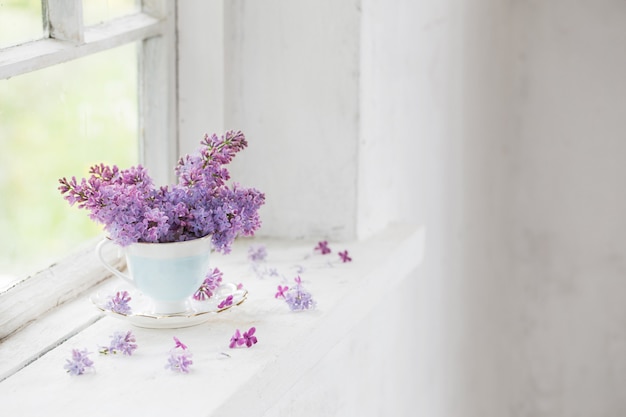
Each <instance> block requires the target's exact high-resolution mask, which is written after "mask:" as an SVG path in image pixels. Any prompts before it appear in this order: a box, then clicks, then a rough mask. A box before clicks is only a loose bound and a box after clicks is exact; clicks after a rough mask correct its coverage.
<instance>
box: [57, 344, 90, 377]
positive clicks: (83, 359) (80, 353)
mask: <svg viewBox="0 0 626 417" xmlns="http://www.w3.org/2000/svg"><path fill="white" fill-rule="evenodd" d="M88 355H89V352H87V350H86V349H83V350H78V349H72V358H71V359H66V363H65V366H64V367H63V368H64V369H65V370H66V372H67V373H68V374H70V375H82V374H84V373H85V372H86V371H88V370H92V369H93V361H92V360H91V359H89V357H88Z"/></svg>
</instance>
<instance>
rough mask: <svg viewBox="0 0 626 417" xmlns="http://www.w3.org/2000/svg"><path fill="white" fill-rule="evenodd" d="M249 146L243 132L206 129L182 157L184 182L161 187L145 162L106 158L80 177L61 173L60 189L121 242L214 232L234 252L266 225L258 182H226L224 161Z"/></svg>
mask: <svg viewBox="0 0 626 417" xmlns="http://www.w3.org/2000/svg"><path fill="white" fill-rule="evenodd" d="M246 146H248V143H247V141H246V139H245V137H244V135H243V133H241V132H235V131H229V132H226V133H225V134H224V135H223V136H222V137H219V138H218V137H217V136H216V135H212V136H209V135H206V136H205V138H204V140H203V141H202V142H201V147H200V149H199V151H198V152H197V153H196V154H193V155H187V156H185V157H184V158H181V159H180V160H179V162H178V165H177V166H176V175H177V177H178V183H177V184H175V185H172V186H169V187H168V186H164V187H160V188H155V186H154V184H153V183H152V179H151V178H150V176H149V175H148V173H147V171H146V169H145V168H143V167H142V166H141V165H138V166H136V167H131V168H128V169H124V170H120V169H119V168H118V167H117V166H115V165H114V166H112V167H110V166H107V165H104V164H100V165H95V166H93V167H91V169H90V170H89V173H90V174H91V176H90V177H89V178H83V179H82V180H81V181H80V182H79V181H77V180H76V178H75V177H72V179H71V180H68V179H67V178H62V179H60V180H59V182H60V184H61V185H60V186H59V190H60V191H61V194H65V199H66V200H67V201H68V202H69V203H70V205H74V204H76V203H78V207H79V208H81V209H86V210H88V211H89V212H90V213H89V217H90V218H91V219H92V220H94V221H96V222H98V223H101V224H103V225H104V230H105V231H106V232H107V233H108V234H109V237H110V238H111V239H112V240H113V241H114V242H115V243H117V244H118V245H120V246H127V245H130V244H132V243H135V242H146V243H157V242H159V243H164V242H178V241H184V240H192V239H198V238H201V237H204V236H208V235H211V242H212V244H213V247H214V248H215V250H217V251H219V252H224V253H228V252H229V251H230V246H231V244H232V242H233V241H234V239H235V238H236V237H237V236H239V235H242V236H251V235H253V234H254V232H255V231H256V230H257V229H258V228H259V227H260V225H261V222H260V219H259V215H258V210H259V208H260V207H261V206H262V205H263V203H264V202H265V195H264V194H263V193H261V192H260V191H258V190H256V189H254V188H243V187H241V186H239V185H238V184H233V185H232V186H229V185H227V184H226V181H227V180H229V179H230V174H229V172H228V170H227V169H226V168H225V167H224V165H226V164H228V163H229V162H230V161H231V160H232V159H233V157H234V156H235V154H236V153H237V152H239V151H241V150H242V149H244V148H245V147H246Z"/></svg>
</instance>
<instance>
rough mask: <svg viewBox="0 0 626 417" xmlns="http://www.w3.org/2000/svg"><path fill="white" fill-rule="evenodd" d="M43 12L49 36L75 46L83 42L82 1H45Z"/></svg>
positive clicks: (45, 27)
mask: <svg viewBox="0 0 626 417" xmlns="http://www.w3.org/2000/svg"><path fill="white" fill-rule="evenodd" d="M42 10H43V21H44V33H45V34H46V35H47V36H49V37H51V38H54V39H58V40H62V41H69V42H72V43H75V44H80V43H82V42H83V40H84V36H83V2H82V0H43V1H42Z"/></svg>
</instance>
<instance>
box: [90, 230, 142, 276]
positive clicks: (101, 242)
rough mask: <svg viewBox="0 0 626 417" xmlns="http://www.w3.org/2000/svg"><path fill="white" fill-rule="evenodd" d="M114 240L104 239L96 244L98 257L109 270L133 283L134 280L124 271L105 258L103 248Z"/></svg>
mask: <svg viewBox="0 0 626 417" xmlns="http://www.w3.org/2000/svg"><path fill="white" fill-rule="evenodd" d="M112 243H113V242H111V241H110V240H109V239H103V240H102V241H100V243H98V245H97V246H96V253H97V254H98V258H100V262H101V263H102V265H103V266H104V267H105V268H106V269H107V270H108V271H109V272H112V273H113V274H115V275H117V276H118V277H120V278H122V279H123V280H124V281H126V282H128V283H130V284H132V283H133V280H132V279H131V278H130V277H129V276H128V275H126V274H124V273H122V272H121V271H119V270H118V269H117V268H114V267H113V266H111V265H110V264H109V263H108V262H107V261H106V259H104V255H102V249H103V248H104V247H105V246H106V245H108V244H112Z"/></svg>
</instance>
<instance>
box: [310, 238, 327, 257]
mask: <svg viewBox="0 0 626 417" xmlns="http://www.w3.org/2000/svg"><path fill="white" fill-rule="evenodd" d="M314 250H316V251H319V252H321V253H322V255H326V254H329V253H330V252H331V250H330V248H329V247H328V241H326V240H323V241H321V242H318V243H317V246H316V247H315V248H314Z"/></svg>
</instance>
